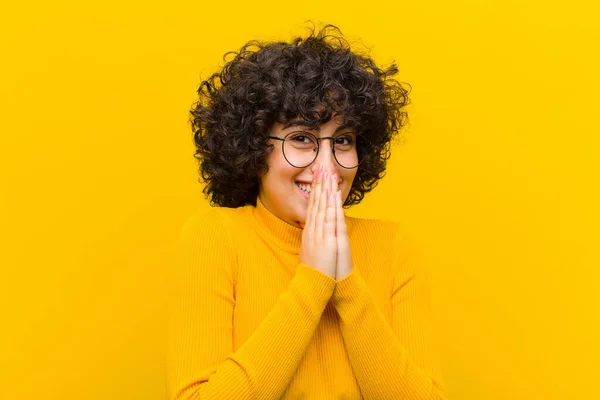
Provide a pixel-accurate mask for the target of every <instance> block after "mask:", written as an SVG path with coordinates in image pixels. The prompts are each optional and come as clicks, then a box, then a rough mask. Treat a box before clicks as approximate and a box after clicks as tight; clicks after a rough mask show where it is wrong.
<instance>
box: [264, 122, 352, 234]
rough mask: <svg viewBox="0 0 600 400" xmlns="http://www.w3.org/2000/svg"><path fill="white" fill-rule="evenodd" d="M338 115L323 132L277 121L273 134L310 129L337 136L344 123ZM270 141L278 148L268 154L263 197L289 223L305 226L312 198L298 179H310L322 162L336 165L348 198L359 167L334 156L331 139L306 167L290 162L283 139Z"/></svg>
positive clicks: (341, 187) (319, 133)
mask: <svg viewBox="0 0 600 400" xmlns="http://www.w3.org/2000/svg"><path fill="white" fill-rule="evenodd" d="M335 117H336V114H334V118H331V120H329V121H328V122H327V123H325V124H323V125H321V126H320V131H316V130H310V129H308V128H307V127H302V126H293V127H290V128H287V129H283V125H282V124H279V123H275V124H274V125H273V128H272V130H271V132H270V134H269V135H270V136H278V137H284V136H285V135H286V134H287V133H289V132H292V131H296V130H306V131H308V132H311V133H312V134H314V135H315V136H317V137H329V136H333V133H334V132H335V130H336V128H338V127H339V126H340V125H341V124H342V123H341V121H339V117H338V118H335ZM350 131H351V129H349V128H348V129H345V130H343V131H341V132H350ZM270 142H271V143H272V144H273V145H274V149H273V151H272V152H271V154H269V156H267V164H268V166H269V171H268V172H267V173H266V174H264V175H263V176H262V177H261V178H260V182H259V197H260V200H261V201H262V203H263V204H264V205H265V207H266V208H267V209H268V210H269V211H271V212H272V213H273V214H275V215H276V216H278V217H279V218H280V219H282V220H284V221H285V222H287V223H288V224H291V225H294V226H296V227H299V228H303V227H304V224H305V221H306V212H307V208H308V199H305V198H303V197H302V196H300V195H299V194H298V187H297V186H296V183H295V182H296V181H306V182H310V181H311V180H312V179H313V175H314V172H315V171H316V169H317V166H318V165H322V166H323V167H324V169H331V168H333V171H334V172H335V174H336V175H337V177H338V182H337V184H338V188H339V189H340V190H341V194H342V200H343V201H345V200H346V198H347V197H348V195H349V194H350V188H351V187H352V182H353V181H354V177H355V176H356V172H357V168H352V169H346V168H342V167H341V166H340V165H339V164H338V163H337V162H336V161H335V158H334V157H333V153H332V151H331V145H330V143H329V142H330V141H329V140H325V141H323V142H321V147H320V149H319V154H318V156H317V159H316V160H315V161H314V162H313V163H312V164H311V165H309V166H308V167H306V168H295V167H293V166H291V165H290V164H289V163H288V162H287V161H286V159H285V157H284V156H283V152H282V151H281V141H278V140H275V139H270ZM342 203H343V202H342Z"/></svg>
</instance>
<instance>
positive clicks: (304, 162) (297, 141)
mask: <svg viewBox="0 0 600 400" xmlns="http://www.w3.org/2000/svg"><path fill="white" fill-rule="evenodd" d="M317 147H318V144H317V138H316V137H315V136H314V135H312V134H310V133H308V132H292V133H290V134H289V135H287V136H286V138H285V140H284V142H283V155H284V156H285V158H286V160H287V161H288V162H289V163H290V164H292V165H293V166H294V167H298V168H304V167H307V166H309V165H310V164H311V163H312V162H313V161H314V160H315V158H316V157H317Z"/></svg>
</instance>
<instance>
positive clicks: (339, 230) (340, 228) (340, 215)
mask: <svg viewBox="0 0 600 400" xmlns="http://www.w3.org/2000/svg"><path fill="white" fill-rule="evenodd" d="M335 199H336V207H335V208H336V210H337V214H336V217H337V221H336V224H335V225H336V231H335V234H336V236H337V237H338V238H345V237H346V236H347V235H348V232H347V230H346V219H345V218H344V209H343V208H342V191H341V190H338V191H337V192H336V196H335Z"/></svg>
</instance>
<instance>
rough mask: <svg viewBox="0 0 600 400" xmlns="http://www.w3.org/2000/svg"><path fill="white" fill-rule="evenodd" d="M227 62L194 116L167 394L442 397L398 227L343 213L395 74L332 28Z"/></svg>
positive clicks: (365, 166)
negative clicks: (193, 169) (193, 176)
mask: <svg viewBox="0 0 600 400" xmlns="http://www.w3.org/2000/svg"><path fill="white" fill-rule="evenodd" d="M228 54H232V55H233V56H234V57H233V58H232V59H231V60H230V61H228V62H227V63H226V64H225V66H224V67H223V68H222V70H220V71H219V72H217V73H215V74H213V75H212V76H211V77H210V78H208V79H207V80H205V81H203V82H202V83H201V85H200V87H199V89H198V95H199V97H198V101H197V102H195V104H194V107H193V109H192V110H191V114H192V119H191V122H192V127H193V133H194V135H193V138H194V143H195V146H196V153H195V157H196V158H197V159H198V160H199V173H200V175H201V177H202V180H203V181H204V182H205V183H206V186H205V189H204V193H205V194H206V195H207V196H210V200H211V201H210V202H211V206H213V207H210V208H209V209H201V210H198V211H197V212H195V213H194V214H193V215H192V216H191V217H190V218H189V220H188V221H187V222H186V223H185V225H184V227H183V229H182V232H181V236H180V242H179V243H180V248H179V250H180V251H179V258H178V260H179V266H180V271H179V274H178V278H177V279H176V281H175V286H174V287H173V289H172V296H171V299H170V303H169V304H170V305H169V307H170V308H169V315H170V325H169V335H168V346H167V371H166V373H167V376H166V380H167V391H168V397H169V399H171V400H184V399H186V400H187V399H361V398H364V399H373V400H383V399H394V400H399V399H407V400H408V399H410V400H442V399H445V398H446V397H445V391H444V384H443V379H442V375H441V368H440V363H439V360H438V357H437V353H436V351H435V349H436V347H435V345H436V341H435V335H434V332H433V328H432V321H431V315H430V300H429V286H428V283H427V274H426V272H425V270H424V268H422V267H421V264H420V263H419V262H418V257H416V256H415V252H413V251H411V250H410V249H411V246H410V245H409V240H408V237H407V235H404V234H403V233H402V227H401V224H399V223H397V222H392V221H386V220H376V219H363V218H352V217H349V216H346V215H345V214H344V208H348V207H349V206H351V205H354V204H358V203H359V202H360V201H361V200H362V199H363V197H364V195H365V193H367V192H369V191H371V190H372V189H373V188H374V187H375V186H376V184H377V181H378V180H379V179H381V178H382V177H383V174H384V171H385V168H386V160H387V159H388V158H389V156H390V154H389V153H390V144H391V141H392V139H393V138H394V137H395V136H396V135H397V134H398V133H399V131H400V128H401V127H402V126H404V125H405V124H406V121H407V115H406V112H405V110H404V107H405V106H406V105H407V104H408V102H409V99H408V93H409V91H408V90H407V89H405V88H404V87H403V86H402V85H401V84H400V83H399V82H397V81H396V80H394V79H392V77H393V76H394V75H395V74H396V73H397V72H398V70H397V67H396V66H395V65H394V64H392V66H390V67H388V68H387V69H384V70H382V69H380V68H378V67H377V66H376V64H375V63H374V61H373V60H372V59H371V58H369V57H368V56H366V55H361V54H358V53H357V52H355V51H352V50H351V49H350V46H349V44H348V42H347V41H346V40H345V39H344V38H343V37H342V34H341V31H340V30H339V29H338V28H336V27H335V26H332V25H326V26H325V27H323V28H322V29H320V30H319V31H318V32H315V30H314V29H313V30H312V31H311V32H310V34H309V35H308V36H307V37H304V38H300V37H298V38H296V39H294V40H292V41H291V42H289V43H288V42H271V43H264V42H258V41H250V42H248V43H247V44H246V45H245V46H243V47H242V48H241V49H240V50H239V51H238V52H230V53H227V54H226V55H228Z"/></svg>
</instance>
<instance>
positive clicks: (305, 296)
mask: <svg viewBox="0 0 600 400" xmlns="http://www.w3.org/2000/svg"><path fill="white" fill-rule="evenodd" d="M221 218H222V216H221V215H220V214H218V213H217V212H215V211H213V210H211V211H209V212H208V213H207V214H203V215H202V216H201V217H194V218H192V219H190V221H189V222H188V223H186V225H185V227H184V229H183V231H182V235H181V237H180V252H179V255H180V257H179V266H180V268H181V272H180V274H179V278H178V279H176V281H175V285H174V286H173V291H172V295H171V298H170V302H169V322H170V324H169V335H168V341H167V377H166V379H167V392H168V398H169V399H170V400H183V399H275V398H279V397H281V395H282V394H283V392H284V391H285V389H286V388H287V386H288V385H289V381H290V380H291V378H292V377H293V374H294V373H295V371H296V368H297V366H298V364H299V363H300V361H301V359H302V357H303V356H304V353H305V350H306V348H307V347H308V344H309V343H310V340H311V338H312V336H313V333H314V330H315V329H316V327H317V325H318V323H319V320H320V317H321V314H322V312H323V310H324V309H325V306H326V305H327V302H328V301H329V299H330V297H331V295H332V294H333V290H334V287H335V280H334V279H332V278H330V277H329V276H327V275H325V274H322V273H321V272H319V271H317V270H316V269H314V268H311V267H309V266H307V265H305V264H299V265H298V267H297V270H296V275H295V276H294V278H293V279H292V280H291V281H290V284H289V288H288V290H287V291H286V292H285V293H283V294H282V295H281V296H280V297H279V299H278V301H277V303H276V304H275V306H274V307H273V309H272V310H271V311H270V313H269V314H268V315H267V316H266V318H265V319H264V320H263V321H262V323H261V324H260V325H259V326H258V328H257V329H256V330H255V331H254V333H253V334H252V335H251V336H250V337H249V338H248V339H247V340H246V342H244V344H243V345H242V346H241V347H240V348H239V349H238V350H237V351H236V352H233V350H232V332H233V308H234V306H235V299H234V292H233V288H234V284H235V280H236V277H235V270H236V268H235V265H236V259H235V253H234V252H233V249H232V247H231V241H230V238H229V235H228V231H227V229H226V228H225V226H224V225H223V223H222V220H221Z"/></svg>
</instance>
